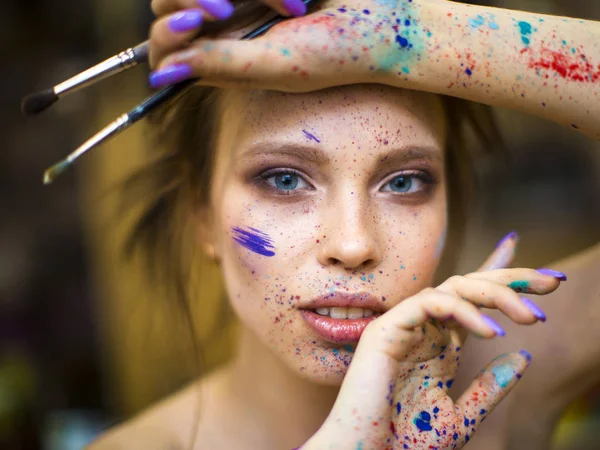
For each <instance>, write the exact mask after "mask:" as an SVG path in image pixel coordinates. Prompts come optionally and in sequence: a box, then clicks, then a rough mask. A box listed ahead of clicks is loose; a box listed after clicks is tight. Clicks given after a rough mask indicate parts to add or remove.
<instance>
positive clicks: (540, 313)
mask: <svg viewBox="0 0 600 450" xmlns="http://www.w3.org/2000/svg"><path fill="white" fill-rule="evenodd" d="M521 301H522V302H523V303H524V304H525V306H527V307H528V308H529V310H530V311H531V312H532V313H533V315H534V316H535V317H537V318H538V319H540V320H541V321H542V322H545V321H546V314H544V311H542V309H541V308H540V307H539V306H538V305H536V304H535V303H533V302H532V301H531V300H529V299H528V298H527V297H521Z"/></svg>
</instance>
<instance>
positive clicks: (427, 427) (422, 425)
mask: <svg viewBox="0 0 600 450" xmlns="http://www.w3.org/2000/svg"><path fill="white" fill-rule="evenodd" d="M430 421H431V415H430V414H429V413H428V412H427V411H421V412H420V413H419V416H418V417H415V420H414V423H415V426H416V427H417V428H418V429H419V430H421V431H431V430H433V428H432V427H431V424H430V423H429V422H430Z"/></svg>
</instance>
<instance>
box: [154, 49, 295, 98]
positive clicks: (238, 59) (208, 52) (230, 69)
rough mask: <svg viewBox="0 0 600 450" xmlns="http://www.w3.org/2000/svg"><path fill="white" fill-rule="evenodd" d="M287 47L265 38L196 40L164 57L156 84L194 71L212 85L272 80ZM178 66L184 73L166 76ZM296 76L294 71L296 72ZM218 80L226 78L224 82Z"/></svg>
mask: <svg viewBox="0 0 600 450" xmlns="http://www.w3.org/2000/svg"><path fill="white" fill-rule="evenodd" d="M282 52H285V49H279V48H272V47H271V48H269V46H268V45H265V44H264V42H263V41H262V40H261V38H258V39H255V40H253V41H232V40H213V41H208V40H202V41H196V42H194V43H193V44H192V45H190V46H189V47H188V48H187V49H186V50H184V51H182V52H179V53H175V54H172V55H170V56H168V57H167V58H166V59H165V60H163V61H162V62H161V63H160V65H159V67H158V69H157V70H156V71H155V72H153V73H152V74H151V75H150V84H151V86H152V87H155V88H157V87H162V86H165V85H167V84H171V83H176V82H179V81H183V80H184V79H187V78H189V77H190V74H193V76H194V77H202V78H203V79H205V80H207V81H208V80H211V83H210V84H211V85H212V86H218V87H228V86H229V85H228V84H227V83H234V84H238V83H240V82H250V81H256V80H258V79H262V80H268V79H269V78H270V77H269V72H270V71H271V70H272V68H273V67H274V66H276V64H275V61H276V58H277V53H279V54H280V55H279V56H281V53H282ZM174 67H176V68H177V67H180V68H185V70H183V69H182V72H181V76H180V77H177V78H175V79H173V78H168V77H164V74H168V73H169V72H172V70H173V68H174ZM292 76H293V73H292ZM215 80H226V81H223V82H221V83H219V82H218V81H215Z"/></svg>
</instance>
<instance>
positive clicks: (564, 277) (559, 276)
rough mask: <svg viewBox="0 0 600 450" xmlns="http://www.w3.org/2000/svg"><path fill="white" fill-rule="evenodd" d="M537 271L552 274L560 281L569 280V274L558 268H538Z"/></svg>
mask: <svg viewBox="0 0 600 450" xmlns="http://www.w3.org/2000/svg"><path fill="white" fill-rule="evenodd" d="M537 272H538V273H541V274H542V275H550V276H551V277H554V278H557V279H559V280H560V281H567V275H565V274H564V273H562V272H559V271H558V270H552V269H537Z"/></svg>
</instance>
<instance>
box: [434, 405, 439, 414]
mask: <svg viewBox="0 0 600 450" xmlns="http://www.w3.org/2000/svg"><path fill="white" fill-rule="evenodd" d="M439 412H440V408H438V407H437V406H436V407H435V408H433V413H434V414H437V413H439Z"/></svg>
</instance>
